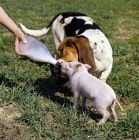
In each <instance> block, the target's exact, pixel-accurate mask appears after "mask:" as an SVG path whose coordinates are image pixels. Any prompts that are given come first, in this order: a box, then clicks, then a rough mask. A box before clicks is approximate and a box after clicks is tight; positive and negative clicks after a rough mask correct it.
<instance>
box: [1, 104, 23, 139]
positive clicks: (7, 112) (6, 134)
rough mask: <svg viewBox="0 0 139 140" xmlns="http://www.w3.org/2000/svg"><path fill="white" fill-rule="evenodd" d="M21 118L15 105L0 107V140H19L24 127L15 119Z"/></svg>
mask: <svg viewBox="0 0 139 140" xmlns="http://www.w3.org/2000/svg"><path fill="white" fill-rule="evenodd" d="M20 116H21V113H20V111H19V108H18V107H17V104H16V103H13V104H9V105H7V106H1V107H0V140H19V139H20V135H21V132H22V130H23V127H25V126H24V125H20V124H19V123H18V122H17V121H16V119H17V118H19V117H20Z"/></svg>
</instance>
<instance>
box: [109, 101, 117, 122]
mask: <svg viewBox="0 0 139 140" xmlns="http://www.w3.org/2000/svg"><path fill="white" fill-rule="evenodd" d="M115 104H116V101H115V100H114V101H113V103H112V104H111V105H110V107H109V109H110V112H111V117H112V118H113V119H114V121H115V122H117V115H116V112H115Z"/></svg>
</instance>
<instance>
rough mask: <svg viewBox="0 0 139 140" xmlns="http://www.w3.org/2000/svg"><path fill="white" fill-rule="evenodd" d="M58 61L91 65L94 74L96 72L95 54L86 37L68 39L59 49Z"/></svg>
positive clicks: (90, 70)
mask: <svg viewBox="0 0 139 140" xmlns="http://www.w3.org/2000/svg"><path fill="white" fill-rule="evenodd" d="M58 59H60V60H63V61H66V62H74V61H79V62H80V63H83V64H89V65H90V66H91V69H89V72H90V73H92V72H94V71H95V70H96V64H95V60H94V52H93V49H92V48H91V46H90V43H89V40H88V39H87V38H85V37H82V36H80V37H67V38H65V39H64V41H63V42H62V43H61V44H60V45H59V47H58Z"/></svg>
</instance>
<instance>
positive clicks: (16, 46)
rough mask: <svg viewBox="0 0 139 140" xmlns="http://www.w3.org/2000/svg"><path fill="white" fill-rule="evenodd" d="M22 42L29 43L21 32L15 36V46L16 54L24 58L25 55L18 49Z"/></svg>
mask: <svg viewBox="0 0 139 140" xmlns="http://www.w3.org/2000/svg"><path fill="white" fill-rule="evenodd" d="M20 41H22V42H23V43H27V40H26V38H25V35H24V34H23V33H22V32H21V31H19V33H17V34H16V35H15V42H14V45H15V53H16V54H18V55H22V56H23V55H24V54H23V53H21V52H20V51H19V47H18V46H19V43H20Z"/></svg>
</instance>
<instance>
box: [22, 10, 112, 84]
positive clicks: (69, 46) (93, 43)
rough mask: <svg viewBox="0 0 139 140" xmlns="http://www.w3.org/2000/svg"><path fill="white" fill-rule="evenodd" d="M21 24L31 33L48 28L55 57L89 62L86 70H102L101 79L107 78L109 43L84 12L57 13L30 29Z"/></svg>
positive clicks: (39, 33) (110, 63)
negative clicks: (42, 25)
mask: <svg viewBox="0 0 139 140" xmlns="http://www.w3.org/2000/svg"><path fill="white" fill-rule="evenodd" d="M20 25H21V28H22V30H23V31H24V33H26V34H29V35H33V36H42V35H44V34H47V33H48V32H50V31H51V32H52V36H53V41H54V45H55V50H54V56H55V58H56V59H59V61H79V62H81V63H87V64H89V65H90V66H91V69H90V70H89V72H90V73H92V72H94V71H101V72H102V74H101V76H100V79H101V80H103V81H104V82H106V79H107V77H108V76H109V74H110V73H111V70H112V65H113V57H112V49H111V45H110V43H109V41H108V39H107V38H106V36H105V35H104V34H103V32H102V31H101V29H100V27H99V26H98V25H97V24H96V23H95V22H94V21H93V20H92V19H91V18H90V17H88V16H87V15H85V14H83V13H78V12H64V13H60V14H58V15H56V16H55V17H54V18H53V19H52V20H51V21H50V23H49V24H48V26H47V27H45V28H43V29H41V30H30V29H27V28H26V27H25V26H24V25H23V24H20ZM55 67H57V66H55Z"/></svg>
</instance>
